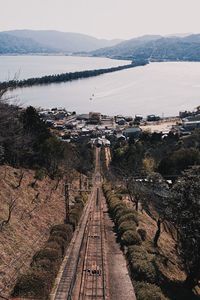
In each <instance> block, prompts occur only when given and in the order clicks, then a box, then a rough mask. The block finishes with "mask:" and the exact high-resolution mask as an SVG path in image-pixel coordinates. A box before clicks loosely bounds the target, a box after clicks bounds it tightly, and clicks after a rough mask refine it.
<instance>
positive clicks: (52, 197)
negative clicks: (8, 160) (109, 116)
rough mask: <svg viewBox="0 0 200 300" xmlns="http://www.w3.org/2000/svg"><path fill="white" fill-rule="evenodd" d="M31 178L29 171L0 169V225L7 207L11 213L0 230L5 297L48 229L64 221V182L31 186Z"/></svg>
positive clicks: (0, 283) (0, 279)
mask: <svg viewBox="0 0 200 300" xmlns="http://www.w3.org/2000/svg"><path fill="white" fill-rule="evenodd" d="M22 173H23V178H22V181H21V185H20V187H17V186H18V185H19V182H20V177H21V174H22ZM34 176H35V172H34V171H31V170H18V169H14V168H11V167H9V166H0V224H2V221H4V220H7V218H8V215H9V206H10V208H11V211H12V212H11V218H10V221H9V223H8V224H6V225H5V226H3V228H1V227H0V253H1V256H0V295H4V296H8V295H9V292H10V291H11V289H12V287H13V285H14V283H15V280H16V278H17V276H18V275H19V274H20V273H23V272H25V271H26V269H27V268H28V267H29V264H30V262H31V258H32V256H33V254H34V253H35V252H36V251H37V250H39V249H40V248H41V247H42V246H43V244H44V243H45V241H46V240H47V239H48V235H49V228H50V227H51V226H52V225H55V224H59V223H63V220H64V207H65V206H64V182H63V181H60V182H58V181H57V180H51V179H50V178H49V177H45V178H44V179H43V180H37V182H36V183H35V184H34V182H35V178H34ZM74 177H76V176H74ZM77 184H78V182H74V185H76V186H77ZM11 206H12V207H11Z"/></svg>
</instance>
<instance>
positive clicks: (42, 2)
mask: <svg viewBox="0 0 200 300" xmlns="http://www.w3.org/2000/svg"><path fill="white" fill-rule="evenodd" d="M0 4H1V16H0V31H3V30H10V29H25V28H27V29H56V30H61V31H68V32H80V33H85V34H89V35H93V36H96V37H100V38H109V39H112V38H123V39H128V38H132V37H135V36H139V35H144V34H163V35H164V34H174V33H191V32H193V33H200V0H0Z"/></svg>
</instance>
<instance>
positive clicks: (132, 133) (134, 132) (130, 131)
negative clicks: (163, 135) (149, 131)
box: [123, 127, 142, 138]
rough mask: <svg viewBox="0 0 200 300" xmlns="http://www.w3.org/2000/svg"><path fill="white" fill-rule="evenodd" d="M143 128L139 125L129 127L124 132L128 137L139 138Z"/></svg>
mask: <svg viewBox="0 0 200 300" xmlns="http://www.w3.org/2000/svg"><path fill="white" fill-rule="evenodd" d="M141 132H142V130H141V129H140V128H139V127H129V128H127V129H126V130H124V132H123V134H124V136H125V137H126V138H139V136H140V135H141Z"/></svg>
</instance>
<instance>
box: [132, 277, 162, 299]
mask: <svg viewBox="0 0 200 300" xmlns="http://www.w3.org/2000/svg"><path fill="white" fill-rule="evenodd" d="M134 289H135V293H136V297H137V300H168V299H167V298H166V297H165V296H164V294H163V293H162V290H161V289H160V288H159V287H158V286H157V285H155V284H151V283H147V282H137V281H134Z"/></svg>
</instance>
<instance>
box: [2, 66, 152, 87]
mask: <svg viewBox="0 0 200 300" xmlns="http://www.w3.org/2000/svg"><path fill="white" fill-rule="evenodd" d="M148 63H149V62H148V60H136V61H133V62H131V63H130V64H128V65H124V66H118V67H112V68H107V69H99V70H88V71H80V72H70V73H62V74H57V75H47V76H42V77H36V78H29V79H25V80H15V79H14V80H10V81H7V82H6V81H5V82H1V83H0V89H8V88H10V89H13V88H21V87H31V86H35V85H44V84H51V83H61V82H67V81H72V80H77V79H83V78H89V77H94V76H99V75H102V74H106V73H112V72H116V71H121V70H125V69H130V68H134V67H138V66H145V65H147V64H148Z"/></svg>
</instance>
